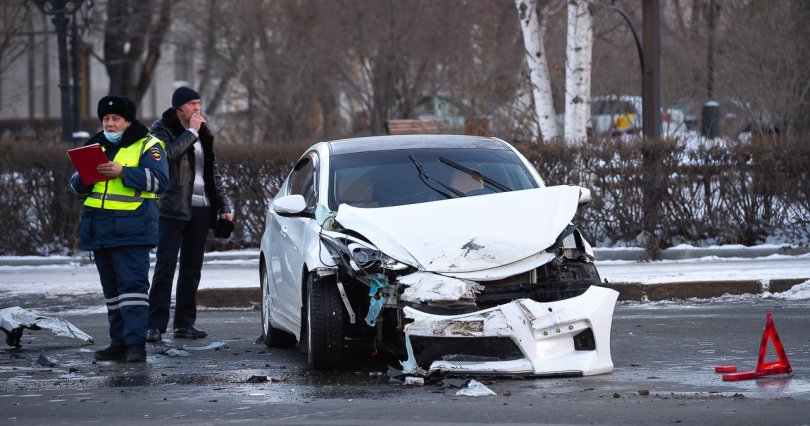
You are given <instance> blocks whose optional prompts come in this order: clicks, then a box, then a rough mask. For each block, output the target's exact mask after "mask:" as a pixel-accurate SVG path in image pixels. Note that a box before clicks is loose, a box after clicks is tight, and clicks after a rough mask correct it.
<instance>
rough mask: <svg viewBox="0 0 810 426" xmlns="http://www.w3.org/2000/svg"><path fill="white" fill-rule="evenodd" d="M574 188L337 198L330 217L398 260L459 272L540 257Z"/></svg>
mask: <svg viewBox="0 0 810 426" xmlns="http://www.w3.org/2000/svg"><path fill="white" fill-rule="evenodd" d="M579 193H580V187H578V186H564V185H560V186H552V187H545V188H537V189H528V190H523V191H512V192H502V193H495V194H488V195H479V196H474V197H463V198H454V199H448V200H441V201H434V202H429V203H420V204H409V205H403V206H395V207H382V208H358V207H352V206H349V205H346V204H342V205H340V207H339V208H338V211H337V214H336V215H335V219H336V220H337V221H338V222H339V223H340V224H341V225H342V226H343V227H345V228H347V229H351V230H353V231H355V232H358V233H360V234H362V235H363V236H365V237H366V238H368V239H369V241H371V242H372V243H373V244H374V245H376V246H377V247H378V248H379V249H380V250H382V251H383V252H384V253H385V254H387V255H388V256H391V257H393V258H395V259H397V260H399V261H401V262H404V263H408V264H411V265H413V266H417V267H419V268H420V269H421V270H424V271H429V272H435V273H443V274H448V275H454V274H456V276H459V275H458V274H463V273H470V272H477V271H485V270H487V269H492V268H499V267H502V266H504V265H508V264H512V263H515V262H519V261H521V260H525V259H527V258H530V257H532V256H534V257H535V258H537V259H541V260H539V262H540V264H542V263H545V262H547V261H548V257H545V256H537V255H538V253H539V252H542V251H543V250H545V249H546V248H548V247H549V246H551V245H552V244H553V243H554V241H555V240H556V239H557V236H559V234H560V233H561V232H562V231H563V229H565V227H566V226H567V225H568V224H569V223H570V222H571V219H572V218H573V216H574V214H575V213H576V209H577V203H578V201H579ZM417 264H418V265H417ZM538 266H539V265H538Z"/></svg>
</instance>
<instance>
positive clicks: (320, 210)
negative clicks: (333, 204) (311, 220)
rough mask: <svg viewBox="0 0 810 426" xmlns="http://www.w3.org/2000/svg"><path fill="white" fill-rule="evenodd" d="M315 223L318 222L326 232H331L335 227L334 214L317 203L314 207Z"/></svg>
mask: <svg viewBox="0 0 810 426" xmlns="http://www.w3.org/2000/svg"><path fill="white" fill-rule="evenodd" d="M315 221H316V222H318V225H321V227H322V228H323V229H324V230H326V231H331V230H332V229H334V227H335V214H334V213H332V211H331V210H329V207H326V206H325V205H323V204H321V203H318V205H317V206H315Z"/></svg>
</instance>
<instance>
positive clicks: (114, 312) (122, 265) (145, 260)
mask: <svg viewBox="0 0 810 426" xmlns="http://www.w3.org/2000/svg"><path fill="white" fill-rule="evenodd" d="M149 249H150V248H149V246H145V245H144V246H125V247H113V248H107V249H98V250H93V255H94V256H95V261H96V268H97V269H98V275H99V278H100V279H101V288H102V289H103V291H104V299H105V302H106V303H107V320H108V321H109V322H110V346H126V345H138V344H143V343H144V342H145V341H146V327H147V324H148V318H149V301H148V300H149V295H148V294H147V292H148V291H149Z"/></svg>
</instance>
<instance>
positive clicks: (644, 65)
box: [607, 0, 661, 139]
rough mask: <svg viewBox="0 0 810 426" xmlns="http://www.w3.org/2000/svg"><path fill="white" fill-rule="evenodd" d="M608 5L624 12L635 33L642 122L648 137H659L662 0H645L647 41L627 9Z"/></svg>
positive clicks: (643, 8)
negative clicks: (660, 0) (660, 2)
mask: <svg viewBox="0 0 810 426" xmlns="http://www.w3.org/2000/svg"><path fill="white" fill-rule="evenodd" d="M607 8H608V9H611V10H613V11H615V12H616V13H618V14H619V15H621V17H622V19H624V22H625V23H627V27H628V28H630V32H631V33H632V34H633V40H634V41H635V42H636V50H637V51H638V61H639V66H640V68H641V105H642V111H641V116H642V119H641V124H642V128H643V129H644V137H646V138H649V139H658V138H660V137H661V83H660V66H659V64H660V60H659V58H660V45H661V33H660V30H659V27H660V4H659V2H658V0H644V3H643V7H642V15H643V19H642V30H643V32H644V43H643V45H642V41H641V39H640V38H639V36H638V32H637V31H636V27H635V26H634V25H633V21H632V20H631V19H630V17H629V16H627V13H625V12H624V11H623V10H622V9H620V8H618V7H616V6H613V5H610V6H607ZM645 52H646V55H645ZM645 56H646V60H645Z"/></svg>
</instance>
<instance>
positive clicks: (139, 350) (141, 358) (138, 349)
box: [127, 343, 146, 362]
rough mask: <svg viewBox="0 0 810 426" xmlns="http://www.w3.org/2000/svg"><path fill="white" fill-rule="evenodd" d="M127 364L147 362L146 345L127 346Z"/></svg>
mask: <svg viewBox="0 0 810 426" xmlns="http://www.w3.org/2000/svg"><path fill="white" fill-rule="evenodd" d="M127 362H146V344H144V343H140V344H136V345H129V346H127Z"/></svg>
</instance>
